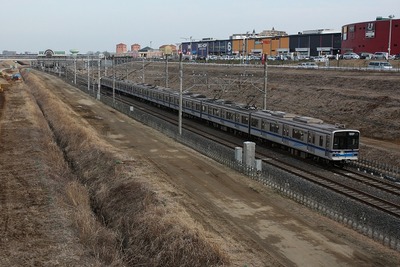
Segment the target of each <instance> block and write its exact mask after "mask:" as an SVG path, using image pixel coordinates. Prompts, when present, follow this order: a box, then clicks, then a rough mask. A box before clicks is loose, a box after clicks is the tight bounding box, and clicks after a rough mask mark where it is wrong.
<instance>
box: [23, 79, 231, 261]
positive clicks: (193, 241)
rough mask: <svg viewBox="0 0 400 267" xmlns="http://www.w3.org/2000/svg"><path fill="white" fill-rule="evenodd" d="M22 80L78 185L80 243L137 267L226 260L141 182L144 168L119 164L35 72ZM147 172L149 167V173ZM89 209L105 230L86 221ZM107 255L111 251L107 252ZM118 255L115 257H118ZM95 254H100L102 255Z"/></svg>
mask: <svg viewBox="0 0 400 267" xmlns="http://www.w3.org/2000/svg"><path fill="white" fill-rule="evenodd" d="M25 80H26V82H27V83H28V84H29V86H30V87H31V88H32V90H33V93H34V95H35V97H36V99H37V101H38V104H39V106H40V107H41V109H42V111H43V114H44V116H45V117H46V119H47V120H48V122H49V125H50V127H51V128H52V130H53V133H54V136H55V139H56V140H57V143H58V144H59V146H60V147H61V149H62V150H63V151H64V157H65V159H66V160H67V161H68V162H69V164H70V166H71V168H72V169H73V171H74V173H75V174H76V175H77V176H78V177H79V182H80V183H82V184H83V186H82V185H79V184H77V183H74V184H71V185H70V186H69V187H68V188H67V192H68V195H69V196H70V199H71V203H72V204H73V205H74V206H75V207H77V212H75V221H76V222H77V226H78V228H79V230H80V235H81V240H82V242H84V243H85V244H86V246H90V247H92V248H94V250H95V253H96V254H99V257H100V258H102V259H103V260H106V261H107V262H108V263H110V264H112V263H115V264H117V263H118V261H119V258H122V259H123V262H124V264H128V265H138V264H140V265H143V266H218V265H226V264H228V263H229V260H228V257H227V256H226V255H225V254H224V252H223V251H222V250H221V249H220V248H219V246H218V245H216V244H215V243H214V242H212V241H210V240H209V239H208V238H206V237H205V236H206V234H207V235H209V233H206V232H205V231H204V230H203V229H202V228H201V227H200V226H197V225H196V224H195V223H194V222H193V220H192V219H191V218H190V217H189V216H188V215H187V213H185V212H184V210H183V209H182V208H180V207H179V206H178V205H177V204H176V203H175V202H173V201H171V200H169V199H168V198H166V197H165V196H163V195H162V193H159V192H160V190H159V189H158V188H156V185H150V184H149V183H148V182H146V180H145V179H144V178H145V176H146V175H149V174H150V170H151V166H148V163H147V162H145V161H141V160H140V161H139V160H131V159H128V160H126V159H127V158H126V156H124V155H123V154H122V153H120V152H119V151H116V150H115V149H114V148H113V147H111V146H109V145H108V144H107V143H105V142H104V141H103V140H101V139H100V138H99V137H98V136H97V134H96V133H95V131H94V130H93V129H92V128H91V127H90V126H89V125H88V124H87V123H85V122H82V121H81V120H78V119H76V118H77V116H76V114H75V113H74V112H73V111H72V110H71V109H70V108H68V107H67V106H66V105H65V104H63V103H62V102H61V101H60V100H59V99H58V98H57V97H56V96H54V94H53V93H51V91H50V90H46V89H47V88H45V86H44V85H42V84H41V82H40V79H39V78H38V77H36V76H34V74H30V75H28V76H25ZM149 169H150V170H149ZM89 205H90V206H91V207H92V210H93V211H94V212H95V214H96V216H97V218H98V219H99V221H100V222H101V223H103V224H104V226H106V227H107V229H108V230H112V231H111V232H110V231H105V230H104V231H105V232H104V231H103V230H102V229H103V228H101V227H99V226H98V225H97V224H96V222H94V221H93V220H92V215H91V214H92V213H91V211H90V210H89ZM110 251H112V252H110ZM118 253H120V254H119V255H118ZM101 254H104V255H103V256H102V255H101Z"/></svg>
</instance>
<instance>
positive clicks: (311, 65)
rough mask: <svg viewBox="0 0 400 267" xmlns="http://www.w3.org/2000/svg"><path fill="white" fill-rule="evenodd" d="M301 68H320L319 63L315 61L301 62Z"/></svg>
mask: <svg viewBox="0 0 400 267" xmlns="http://www.w3.org/2000/svg"><path fill="white" fill-rule="evenodd" d="M298 66H299V68H305V69H318V65H317V64H316V63H314V62H303V63H299V65H298Z"/></svg>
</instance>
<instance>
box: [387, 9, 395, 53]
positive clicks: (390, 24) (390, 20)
mask: <svg viewBox="0 0 400 267" xmlns="http://www.w3.org/2000/svg"><path fill="white" fill-rule="evenodd" d="M393 18H394V15H390V16H389V42H388V53H389V54H388V58H387V59H388V60H389V57H390V46H391V41H392V20H393Z"/></svg>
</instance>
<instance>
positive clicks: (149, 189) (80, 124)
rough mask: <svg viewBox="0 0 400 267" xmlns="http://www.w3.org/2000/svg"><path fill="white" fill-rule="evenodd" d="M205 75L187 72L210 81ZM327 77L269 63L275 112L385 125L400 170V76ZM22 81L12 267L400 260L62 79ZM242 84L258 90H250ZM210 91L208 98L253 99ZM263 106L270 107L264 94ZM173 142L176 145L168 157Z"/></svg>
mask: <svg viewBox="0 0 400 267" xmlns="http://www.w3.org/2000/svg"><path fill="white" fill-rule="evenodd" d="M150 67H151V66H149V68H150ZM187 68H188V69H189V67H187ZM195 68H196V67H194V69H192V70H191V71H188V73H192V74H196V75H198V74H200V73H204V70H203V69H195ZM133 69H134V68H133ZM154 70H155V71H156V68H154ZM210 72H212V70H210ZM214 72H215V71H214ZM240 72H242V71H239V73H240ZM250 72H251V73H253V71H250V70H248V73H250ZM318 72H319V70H318ZM318 72H314V71H313V70H296V71H295V70H287V71H283V70H280V69H275V68H271V71H270V74H269V79H270V81H269V98H268V106H269V107H271V109H278V110H287V111H289V112H295V113H301V114H307V115H311V116H315V117H319V118H322V119H324V120H327V121H336V120H337V119H340V121H341V122H343V123H346V124H348V125H351V126H352V127H354V128H361V129H362V131H363V132H365V135H366V136H368V137H370V138H373V137H376V135H379V129H384V131H382V130H381V132H383V135H381V136H380V140H372V139H371V140H367V141H363V146H364V147H368V148H371V149H372V150H373V152H374V153H373V155H375V156H376V155H378V156H379V157H382V159H383V158H385V159H386V160H388V162H390V163H392V164H398V158H399V157H398V154H396V153H395V152H396V151H397V152H398V150H394V151H395V152H393V151H392V150H391V149H392V147H393V146H395V147H396V145H397V144H398V141H399V136H398V129H399V128H396V127H398V123H399V121H398V119H397V120H396V119H390V117H389V116H387V115H388V114H389V113H390V112H392V113H393V114H392V113H390V114H391V116H394V115H395V112H396V110H397V112H398V105H399V101H398V94H397V93H396V90H395V89H394V88H393V86H395V85H396V84H398V80H399V77H398V73H395V74H393V75H390V74H383V73H369V74H368V75H363V76H361V75H360V74H359V73H353V72H339V73H333V72H332V73H331V72H328V73H323V74H324V75H323V76H324V77H322V78H321V74H318ZM233 75H236V74H233ZM254 75H255V74H254ZM24 76H25V81H24V82H15V83H11V82H10V83H7V86H6V88H7V89H6V90H5V92H3V93H1V95H0V96H1V97H0V99H1V101H0V151H1V153H0V182H1V187H0V266H294V265H299V266H300V265H303V266H324V265H325V266H397V265H398V262H400V255H399V253H398V252H394V251H391V250H389V249H387V248H385V247H383V246H381V245H379V244H376V243H375V242H371V241H370V240H368V239H366V238H365V237H363V236H360V235H358V234H356V233H354V232H353V231H352V230H349V229H346V228H343V227H341V226H340V225H338V224H336V223H334V222H331V221H329V220H327V219H326V218H323V217H321V216H319V215H318V214H314V213H313V212H311V211H309V210H307V209H305V208H304V207H301V206H299V205H297V204H295V203H292V202H290V201H287V200H284V199H282V198H281V197H279V196H277V195H276V194H274V193H273V192H272V191H269V190H267V189H259V187H258V186H257V184H256V183H254V182H252V181H248V180H247V179H244V178H243V177H241V176H240V175H238V174H235V173H232V172H230V171H229V170H227V169H226V168H223V167H221V166H215V164H214V163H212V162H210V161H209V160H207V159H204V158H203V157H201V156H196V155H195V153H193V151H190V150H187V149H185V148H183V147H180V146H178V145H174V144H171V143H173V142H172V141H171V140H167V139H165V137H162V136H161V135H157V134H154V133H152V132H151V131H150V130H148V129H145V128H143V127H142V126H140V125H138V123H136V122H133V121H130V120H128V119H127V118H125V117H123V116H121V115H118V114H116V112H115V111H113V110H111V109H108V108H106V107H103V106H101V105H100V104H98V103H97V102H96V101H92V100H90V99H88V98H87V97H84V96H82V94H81V93H80V92H78V91H76V90H75V91H74V88H73V87H72V86H70V85H68V84H66V83H64V82H62V81H61V80H58V79H56V78H54V77H51V76H49V75H45V74H41V73H38V72H34V71H32V72H30V71H29V70H25V72H24ZM147 76H148V79H151V77H156V75H155V74H154V75H153V74H151V73H148V75H147ZM224 79H225V80H224ZM229 79H230V78H229ZM229 79H227V78H214V84H218V87H219V88H221V86H224V85H221V83H222V84H224V83H225V82H228V83H231V84H237V81H236V79H235V81H232V80H231V81H230V82H229ZM300 79H301V81H302V83H301V84H302V87H301V88H300V87H299V86H298V85H299V80H300ZM157 80H158V81H155V82H159V83H160V82H161V79H160V77H158V78H157ZM221 81H222V82H221ZM333 81H338V82H337V84H336V85H335V86H333V85H332V84H333ZM147 82H150V80H149V81H147ZM171 82H173V77H172V79H171ZM175 82H176V81H175ZM358 83H361V84H362V86H361V85H358ZM172 86H176V83H175V85H174V84H173V83H172ZM240 86H241V87H246V88H247V89H246V91H248V90H249V87H248V86H249V85H248V83H242V84H241V85H240ZM257 86H258V85H257ZM250 87H251V86H250ZM253 87H254V86H253ZM223 88H225V87H223ZM197 89H198V90H199V91H198V92H202V93H207V90H204V88H197ZM241 89H243V88H241ZM378 89H379V90H378ZM208 90H209V92H208V94H209V95H210V96H211V95H213V94H214V95H215V94H220V97H223V98H231V99H232V100H237V101H245V100H246V99H248V97H247V95H243V94H238V92H235V91H226V92H225V91H224V90H222V91H221V90H214V89H211V87H210V88H208ZM231 93H232V94H231ZM221 94H222V95H221ZM255 99H257V101H256V102H254V104H255V105H260V95H259V94H258V95H257V97H255ZM321 107H323V108H321ZM314 108H319V111H318V110H317V111H316V110H313V109H314ZM100 112H102V113H100ZM377 122H380V124H379V125H372V123H377ZM381 141H385V142H383V143H380V142H381ZM374 142H375V143H374ZM164 143H165V144H168V145H173V147H172V148H171V147H168V148H166V149H161V148H159V146H161V145H163V144H164ZM377 143H378V145H376V144H377ZM374 144H375V145H374ZM379 144H385V145H379ZM128 148H129V149H128ZM158 149H159V150H158ZM371 149H369V151H370V150H371ZM128 150H129V151H131V152H130V153H128V152H127V151H128ZM161 150H165V152H164V153H165V154H162V153H161ZM178 151H179V153H180V155H181V156H180V157H178V156H176V154H174V153H177V152H178ZM171 155H174V156H171ZM367 155H368V154H367ZM192 157H193V158H192Z"/></svg>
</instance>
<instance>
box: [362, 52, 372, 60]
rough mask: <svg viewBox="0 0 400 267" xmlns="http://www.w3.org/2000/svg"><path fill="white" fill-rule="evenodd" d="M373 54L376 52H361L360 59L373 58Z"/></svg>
mask: <svg viewBox="0 0 400 267" xmlns="http://www.w3.org/2000/svg"><path fill="white" fill-rule="evenodd" d="M373 56H374V54H372V53H368V52H362V53H360V59H372V57H373Z"/></svg>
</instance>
